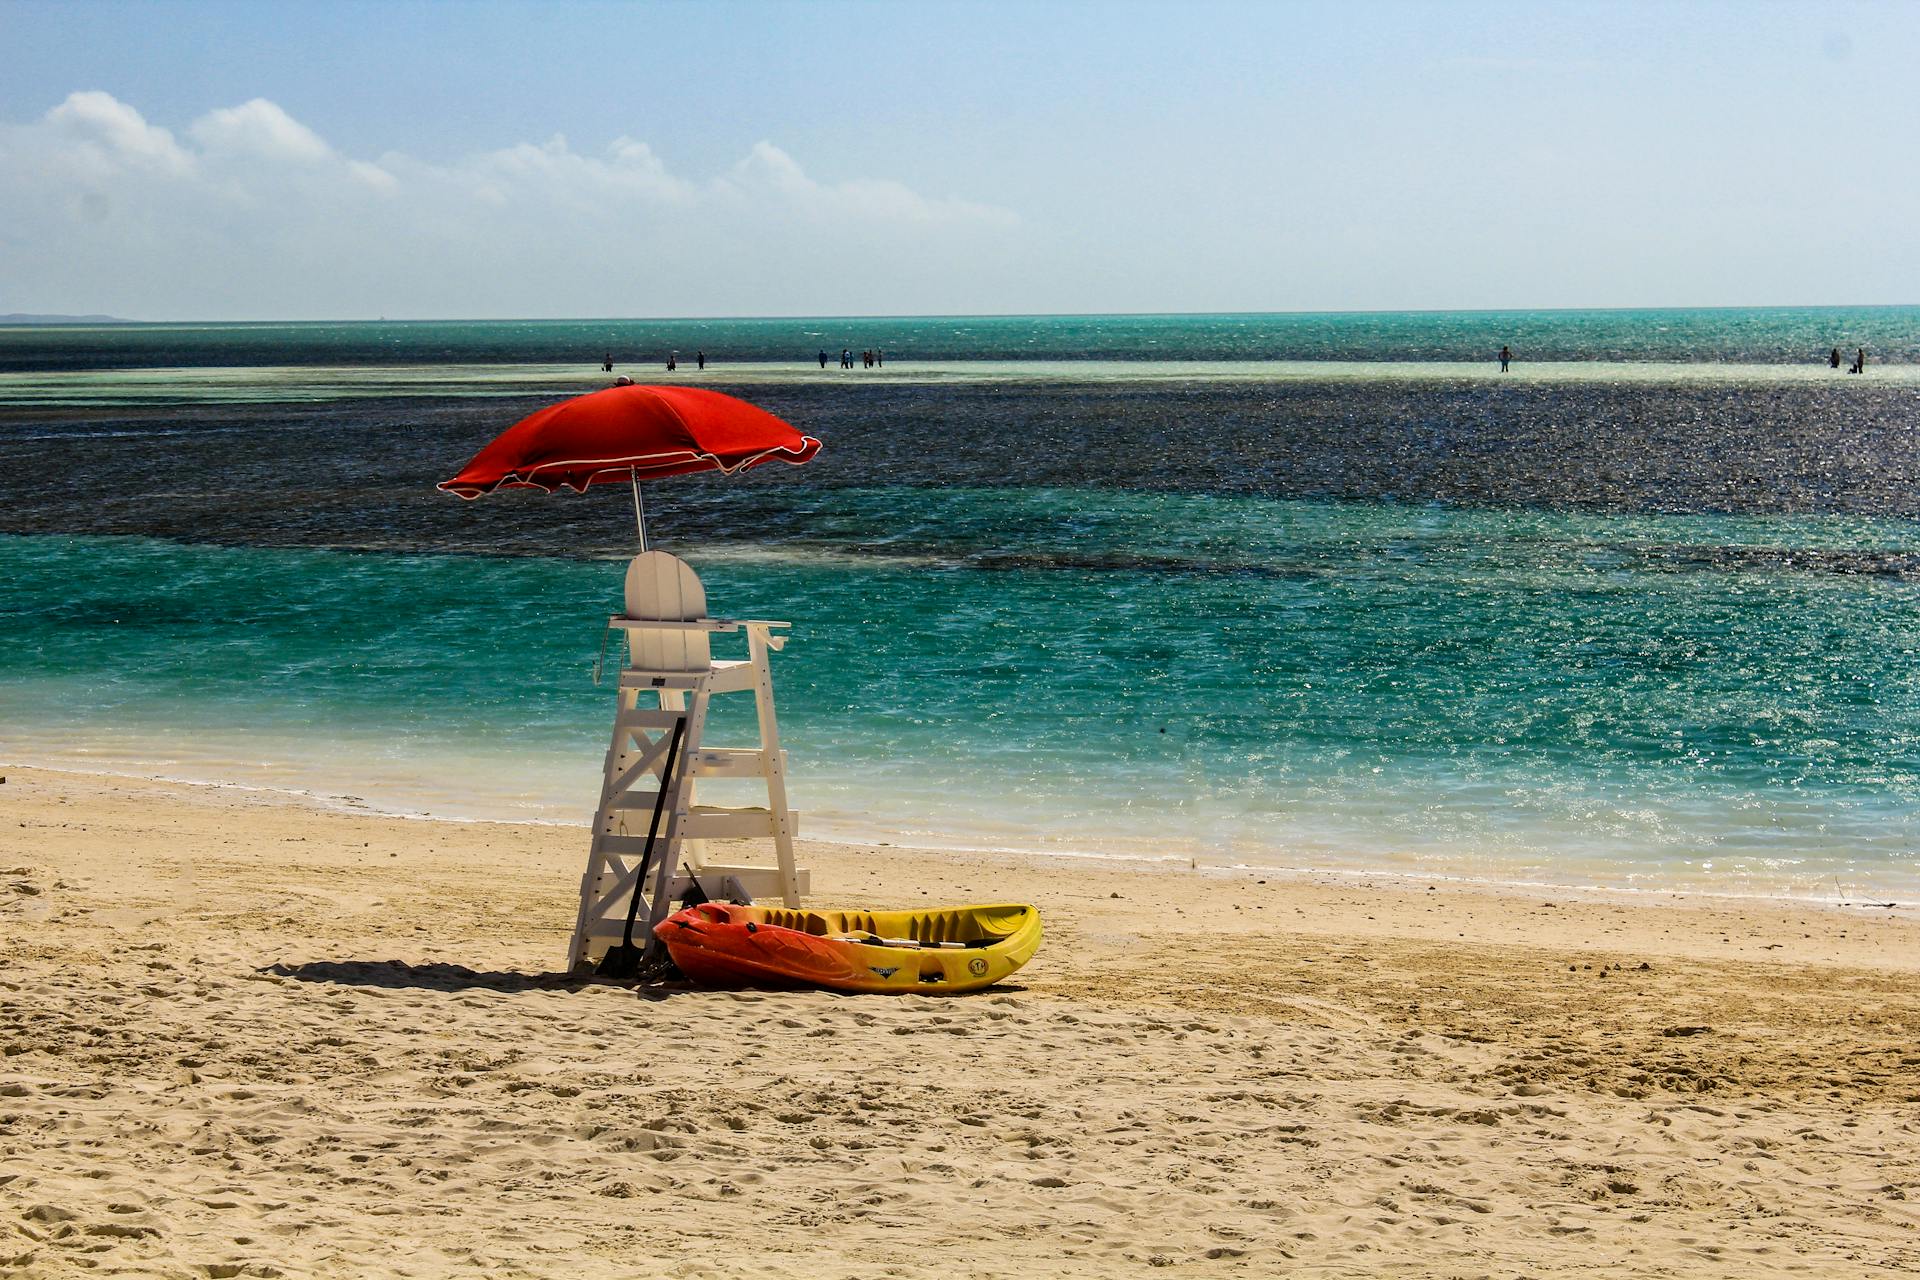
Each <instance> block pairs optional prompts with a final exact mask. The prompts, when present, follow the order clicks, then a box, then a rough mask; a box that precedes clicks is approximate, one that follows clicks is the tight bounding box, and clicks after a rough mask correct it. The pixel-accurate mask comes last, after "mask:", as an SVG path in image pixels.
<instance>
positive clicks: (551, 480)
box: [439, 385, 820, 551]
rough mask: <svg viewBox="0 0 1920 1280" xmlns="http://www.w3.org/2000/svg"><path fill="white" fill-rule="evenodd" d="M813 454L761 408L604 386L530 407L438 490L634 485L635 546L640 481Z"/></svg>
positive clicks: (806, 442)
mask: <svg viewBox="0 0 1920 1280" xmlns="http://www.w3.org/2000/svg"><path fill="white" fill-rule="evenodd" d="M819 452H820V442H819V441H818V440H816V439H815V438H814V437H812V436H807V435H801V434H800V432H799V431H797V430H795V429H794V428H793V427H792V426H791V425H790V424H788V423H786V422H784V421H782V420H781V419H779V418H776V417H774V416H773V415H772V414H770V413H768V412H767V411H766V410H765V409H761V408H758V407H756V406H754V405H750V404H748V403H747V402H746V401H744V400H738V399H735V398H734V397H733V396H729V395H722V394H721V393H720V392H718V391H704V390H701V389H700V388H697V387H652V386H639V385H632V386H624V387H608V388H607V389H606V390H604V391H594V392H591V393H589V394H587V395H584V396H576V397H574V398H573V399H571V400H563V401H561V402H560V403H559V404H554V405H548V406H547V407H546V408H544V409H540V410H537V411H536V412H534V413H531V414H528V415H527V416H526V417H524V418H522V419H521V420H520V421H518V422H516V423H514V424H513V425H512V426H511V427H508V428H507V429H506V430H505V431H503V432H501V433H500V435H498V436H497V437H495V438H494V441H493V443H492V444H489V445H488V446H487V447H486V448H484V449H482V450H481V451H480V452H479V453H477V454H475V455H474V456H473V461H471V462H469V463H467V465H466V466H465V467H464V468H462V469H461V471H460V474H459V475H457V476H455V477H453V479H451V480H443V481H441V483H440V485H439V487H440V488H442V489H444V490H446V491H447V492H448V493H452V494H457V495H459V496H460V497H462V498H477V497H479V496H480V495H481V494H483V493H492V492H493V491H494V490H495V489H541V490H544V491H546V492H547V493H552V492H553V491H554V490H555V489H558V488H561V487H562V486H565V487H566V488H569V489H572V490H574V491H575V492H576V493H585V492H586V491H587V488H588V487H589V486H591V485H596V484H618V483H619V482H620V481H622V480H625V481H627V482H628V483H629V484H630V485H631V486H632V488H633V510H634V519H635V521H636V523H637V524H638V525H639V528H640V549H641V550H642V551H644V550H646V544H647V526H646V516H645V511H644V508H643V507H642V506H641V504H640V482H641V481H642V480H652V479H658V478H660V477H663V476H682V475H688V474H691V473H693V472H696V471H718V472H720V473H721V474H722V475H732V474H733V473H734V472H736V471H744V470H746V469H747V468H749V467H757V466H760V465H761V464H762V463H766V462H773V461H775V460H776V459H777V460H778V461H781V462H788V463H793V464H794V465H796V466H797V465H798V464H800V463H802V462H806V461H807V460H808V459H810V458H812V457H813V455H814V454H816V453H819Z"/></svg>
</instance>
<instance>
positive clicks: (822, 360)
mask: <svg viewBox="0 0 1920 1280" xmlns="http://www.w3.org/2000/svg"><path fill="white" fill-rule="evenodd" d="M1836 350H1837V348H1836ZM820 367H821V368H822V369H824V368H826V367H827V353H826V350H825V348H822V349H821V351H820Z"/></svg>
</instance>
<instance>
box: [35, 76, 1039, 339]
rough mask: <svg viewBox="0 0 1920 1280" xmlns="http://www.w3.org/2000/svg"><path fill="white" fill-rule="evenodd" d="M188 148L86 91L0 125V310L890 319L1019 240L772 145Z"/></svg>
mask: <svg viewBox="0 0 1920 1280" xmlns="http://www.w3.org/2000/svg"><path fill="white" fill-rule="evenodd" d="M182 138H183V139H184V141H182V140H181V139H176V137H175V135H174V134H173V133H172V132H171V131H169V130H168V129H165V128H162V127H159V126H157V125H154V124H150V123H148V122H147V120H146V119H144V118H143V117H142V115H141V114H140V112H139V111H137V110H136V109H135V108H133V107H132V106H130V105H128V104H126V103H123V102H120V101H119V100H117V99H115V98H114V97H113V96H112V95H110V94H107V93H103V92H99V91H88V92H82V93H75V94H73V95H72V96H71V97H69V98H68V99H67V100H66V101H65V102H63V103H61V104H60V105H59V106H57V107H55V108H54V109H53V110H52V111H50V112H48V113H47V114H46V115H45V116H44V117H42V118H41V119H40V120H38V121H34V122H32V123H28V124H18V125H8V124H0V311H13V310H18V311H107V312H112V313H115V314H122V315H132V316H136V317H141V318H148V317H152V318H166V317H175V316H178V317H186V318H201V317H234V318H245V317H270V316H282V317H299V316H352V315H373V314H388V315H428V316H438V315H446V316H453V315H645V314H681V315H693V314H714V313H730V314H745V313H762V314H765V313H779V312H811V313H814V314H821V313H833V312H843V313H857V312H867V311H896V310H898V309H899V296H900V291H901V286H902V284H903V283H908V282H912V281H915V280H919V281H922V282H925V281H931V280H934V279H950V278H953V277H954V276H955V275H956V267H957V268H958V274H959V275H960V276H961V277H962V278H967V279H972V280H975V281H984V276H983V274H982V272H981V271H980V270H977V269H972V268H978V267H982V266H988V265H990V264H992V263H994V262H995V261H997V260H999V259H1001V258H1003V257H1004V256H1005V255H1004V253H1003V252H1002V250H1004V248H1005V247H1006V245H1007V243H1008V241H1009V238H1010V236H1011V234H1012V233H1013V232H1014V230H1015V229H1016V228H1017V227H1018V219H1017V218H1016V217H1015V215H1013V214H1012V213H1010V212H1009V211H1007V210H1005V209H999V208H995V207H992V206H989V205H985V204H979V203H971V202H967V201H962V200H950V199H939V198H934V197H930V196H927V195H923V194H921V193H919V192H916V191H913V190H912V189H910V188H908V187H906V186H904V185H902V184H901V183H898V182H894V181H890V180H886V179H879V178H854V179H849V180H844V181H838V182H829V181H822V180H819V179H816V178H814V177H812V176H811V175H809V174H808V173H807V172H806V171H805V170H804V169H803V167H802V166H801V165H800V163H799V162H798V161H796V160H795V159H794V158H793V157H792V156H790V155H788V154H787V153H786V152H784V151H782V150H781V149H780V148H779V147H777V146H775V145H774V144H773V143H771V142H761V143H758V144H756V145H755V146H754V147H753V148H752V149H751V150H750V151H749V152H748V153H747V155H746V156H745V157H743V158H741V159H740V160H739V161H738V162H736V163H731V164H723V165H722V166H721V167H720V168H718V169H717V170H716V171H715V172H714V173H713V175H712V176H709V177H705V178H701V177H694V176H687V175H683V174H676V173H674V172H672V171H671V170H670V169H669V168H668V166H667V164H666V163H665V162H664V161H663V160H662V158H661V157H660V156H659V155H658V154H657V153H656V152H655V151H654V150H653V149H652V148H651V147H650V146H648V144H647V143H646V142H644V141H641V140H638V139H635V138H632V137H620V138H618V139H616V140H615V141H614V142H612V143H611V144H609V145H608V146H606V147H605V148H603V149H599V150H587V151H583V150H576V149H575V148H574V147H573V146H572V145H571V144H570V143H569V142H568V141H567V140H566V139H565V138H564V137H560V136H557V135H556V136H554V137H551V138H549V139H548V140H546V141H545V142H538V143H535V142H526V143H521V144H518V145H515V146H510V147H504V148H501V149H498V150H494V151H488V152H484V153H480V154H477V155H470V156H464V157H458V158H451V159H432V158H422V157H417V156H411V155H406V154H402V153H388V154H386V155H382V156H380V157H378V158H377V159H374V158H362V157H353V156H348V155H345V154H343V153H342V152H340V151H339V150H338V149H336V148H335V147H333V146H331V145H330V144H329V143H328V142H327V141H326V140H325V139H324V138H322V137H321V136H320V135H318V134H317V133H315V132H314V131H313V130H312V129H310V128H308V127H307V126H306V125H303V124H301V123H300V122H299V121H298V120H296V119H294V118H293V117H292V116H290V115H289V114H288V113H287V112H286V111H284V110H283V109H282V108H281V107H279V106H278V105H276V104H274V103H272V102H270V101H267V100H266V99H264V98H256V99H254V100H252V101H250V102H245V103H242V104H240V105H238V106H233V107H224V108H221V109H219V110H215V111H211V112H208V113H207V114H205V115H204V116H201V117H200V118H199V119H197V120H195V121H193V122H191V123H190V124H189V125H188V126H187V127H186V128H185V130H184V131H183V133H182ZM824 242H845V243H849V244H852V245H855V246H857V247H858V250H859V252H858V253H857V254H856V255H853V256H851V257H849V256H834V255H828V254H823V253H822V252H821V248H822V245H823V243H824ZM981 287H982V288H984V287H985V286H984V283H982V286H981ZM987 301H988V299H987V298H986V297H985V296H984V295H983V296H982V297H981V298H979V299H977V300H976V299H956V303H957V304H962V305H964V304H966V303H972V304H973V305H983V304H985V303H986V302H987Z"/></svg>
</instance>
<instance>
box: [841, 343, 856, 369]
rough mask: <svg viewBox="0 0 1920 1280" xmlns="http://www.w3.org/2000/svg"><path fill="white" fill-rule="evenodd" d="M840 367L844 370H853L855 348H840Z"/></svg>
mask: <svg viewBox="0 0 1920 1280" xmlns="http://www.w3.org/2000/svg"><path fill="white" fill-rule="evenodd" d="M840 367H841V368H842V369H851V368H853V348H852V347H842V348H840Z"/></svg>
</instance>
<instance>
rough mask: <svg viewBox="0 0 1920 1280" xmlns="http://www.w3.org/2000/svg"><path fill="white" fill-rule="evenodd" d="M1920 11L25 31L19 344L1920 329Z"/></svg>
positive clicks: (195, 7)
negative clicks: (25, 327) (293, 326)
mask: <svg viewBox="0 0 1920 1280" xmlns="http://www.w3.org/2000/svg"><path fill="white" fill-rule="evenodd" d="M1917 67H1920V3H1906V2H1904V0H1900V2H1892V3H1858V4H1831V5H1827V4H1820V3H1813V2H1807V0H1802V2H1800V3H1791V4H1763V3H1757V2H1754V3H1741V4H1721V3H1713V2H1712V0H1694V2H1692V3H1684V4H1681V3H1656V4H1636V3H1631V2H1629V0H1618V2H1615V3H1596V4H1579V3H1572V2H1570V0H1569V2H1566V3H1496V2H1487V3H1479V2H1475V3H1461V4H1445V3H1440V2H1438V0H1434V2H1432V3H1385V2H1380V3H1367V2H1365V0H1360V2H1353V3H1346V2H1343V3H1334V2H1332V0H1328V2H1327V3H1321V4H1299V5H1294V4H1286V3H1279V2H1272V3H1259V4H1256V3H1247V4H1240V3H1226V2H1224V0H1214V2H1208V0H1188V2H1187V3H1178V4H1176V3H1164V4H1147V3H1126V2H1124V0H1110V2H1107V3H1099V4H1095V3H1090V2H1089V3H1069V2H1067V0H1051V2H1039V0H1034V2H1027V3H1010V2H1009V3H997V2H996V0H967V2H964V3H939V2H935V0H897V2H895V0H884V2H883V0H858V2H855V0H820V2H819V3H808V2H806V0H780V2H768V3H746V2H741V0H697V2H696V0H673V2H668V3H625V4H611V3H564V2H555V3H545V4H507V3H488V2H486V0H470V2H469V3H462V4H454V3H425V2H421V3H397V2H390V3H380V4H374V3H357V2H355V0H326V2H325V3H306V2H304V0H277V2H276V3H272V4H259V3H251V2H250V3H210V2H209V3H193V2H190V0H177V2H175V3H157V2H151V0H149V2H142V3H115V2H110V0H60V2H59V3H47V2H43V0H0V313H5V312H58V313H106V314H111V315H117V316H123V317H127V318H133V319H147V320H167V319H180V320H218V319H231V320H244V319H354V318H374V317H378V316H387V317H392V318H422V319H425V318H468V317H473V318H485V317H561V316H582V317H599V316H712V315H735V316H738V315H925V314H998V313H1040V314H1050V313H1068V312H1072V313H1086V312H1218V311H1316V310H1401V309H1412V310H1424V309H1483V308H1525V307H1631V306H1741V305H1826V304H1876V303H1903V304H1910V303H1916V302H1920V234H1916V231H1915V228H1916V227H1920V164H1915V163H1914V158H1915V155H1914V147H1915V139H1916V138H1920V72H1916V70H1915V68H1917Z"/></svg>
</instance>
